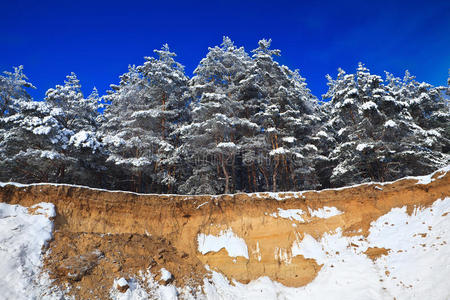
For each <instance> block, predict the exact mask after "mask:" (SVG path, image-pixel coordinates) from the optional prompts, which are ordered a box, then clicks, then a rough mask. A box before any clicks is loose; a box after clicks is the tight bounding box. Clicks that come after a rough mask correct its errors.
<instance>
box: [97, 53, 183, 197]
mask: <svg viewBox="0 0 450 300" xmlns="http://www.w3.org/2000/svg"><path fill="white" fill-rule="evenodd" d="M155 52H156V53H157V55H158V58H153V57H146V58H145V59H146V62H145V63H144V65H142V66H138V67H134V66H133V67H130V68H129V71H128V73H126V74H124V75H122V76H121V77H120V78H121V81H120V84H119V85H117V86H116V85H112V88H113V91H112V92H110V94H109V95H108V96H107V97H106V99H107V100H108V101H111V105H110V106H108V107H107V109H106V111H105V119H106V121H105V122H104V123H103V125H102V129H101V131H102V135H103V142H104V143H105V145H107V147H108V152H109V153H108V162H110V163H112V165H113V166H117V167H120V172H122V173H123V174H126V176H127V177H128V178H123V179H121V180H126V181H127V182H128V184H126V183H125V184H124V183H120V182H118V183H117V185H118V186H120V187H122V188H126V189H133V190H136V191H146V192H150V191H152V192H153V191H157V192H163V191H168V190H171V191H173V190H174V188H175V186H174V185H175V183H176V180H177V173H178V172H181V170H177V164H179V161H180V157H179V155H178V154H179V152H178V151H177V147H178V137H177V136H176V135H175V134H174V132H175V130H176V128H177V127H178V126H181V124H182V123H183V120H184V119H185V118H187V117H188V116H187V115H186V109H185V101H184V99H185V98H184V94H185V92H186V90H187V82H188V79H187V77H186V76H185V74H184V69H183V66H182V65H181V64H179V63H177V62H176V61H175V60H174V56H175V53H172V52H170V50H169V48H168V46H167V45H164V46H163V47H162V49H161V50H155Z"/></svg>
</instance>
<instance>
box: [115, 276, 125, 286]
mask: <svg viewBox="0 0 450 300" xmlns="http://www.w3.org/2000/svg"><path fill="white" fill-rule="evenodd" d="M117 285H118V286H120V287H124V286H127V285H128V281H127V280H126V279H125V278H123V277H121V278H120V279H119V280H117Z"/></svg>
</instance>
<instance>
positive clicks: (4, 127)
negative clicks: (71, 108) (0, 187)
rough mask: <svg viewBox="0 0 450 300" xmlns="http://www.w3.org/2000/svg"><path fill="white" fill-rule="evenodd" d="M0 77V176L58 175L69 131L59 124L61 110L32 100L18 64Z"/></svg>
mask: <svg viewBox="0 0 450 300" xmlns="http://www.w3.org/2000/svg"><path fill="white" fill-rule="evenodd" d="M6 75H7V76H6V77H3V76H2V77H1V78H0V82H2V88H1V95H2V99H5V101H4V103H6V104H7V105H8V106H7V109H6V110H4V111H3V115H2V116H0V165H1V170H2V173H1V180H4V181H7V180H13V181H19V182H25V183H28V182H42V181H44V182H48V181H52V182H55V181H58V180H59V178H60V174H59V169H58V166H59V165H61V164H66V163H68V162H69V161H70V157H67V156H66V155H65V154H64V153H62V151H60V149H67V147H68V144H69V139H70V136H71V135H72V134H73V132H72V131H70V130H67V129H65V128H63V126H61V124H60V123H59V121H58V120H57V119H58V118H60V117H61V115H60V113H61V111H58V110H52V109H51V108H50V107H49V105H48V104H47V103H45V102H36V101H32V99H31V97H30V96H29V94H28V93H27V92H26V90H25V87H32V85H31V84H30V83H28V82H27V81H26V76H25V75H24V74H23V72H22V68H21V67H19V68H15V72H14V73H6Z"/></svg>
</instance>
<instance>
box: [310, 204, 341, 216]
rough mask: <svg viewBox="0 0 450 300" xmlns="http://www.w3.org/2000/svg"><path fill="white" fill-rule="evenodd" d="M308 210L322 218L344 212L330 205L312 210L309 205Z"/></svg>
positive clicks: (312, 214)
mask: <svg viewBox="0 0 450 300" xmlns="http://www.w3.org/2000/svg"><path fill="white" fill-rule="evenodd" d="M308 211H309V214H310V215H311V217H316V218H321V219H327V218H331V217H334V216H337V215H340V214H342V212H341V211H340V210H339V209H337V208H336V207H329V206H324V207H322V208H319V209H316V210H312V209H311V208H309V207H308Z"/></svg>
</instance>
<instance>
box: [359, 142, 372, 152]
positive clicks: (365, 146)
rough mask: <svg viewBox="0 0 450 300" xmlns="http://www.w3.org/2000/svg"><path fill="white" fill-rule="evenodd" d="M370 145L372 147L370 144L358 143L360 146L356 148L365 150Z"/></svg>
mask: <svg viewBox="0 0 450 300" xmlns="http://www.w3.org/2000/svg"><path fill="white" fill-rule="evenodd" d="M369 147H370V146H369V145H367V144H365V143H362V144H358V146H356V150H358V151H360V152H361V151H364V149H366V148H369Z"/></svg>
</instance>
